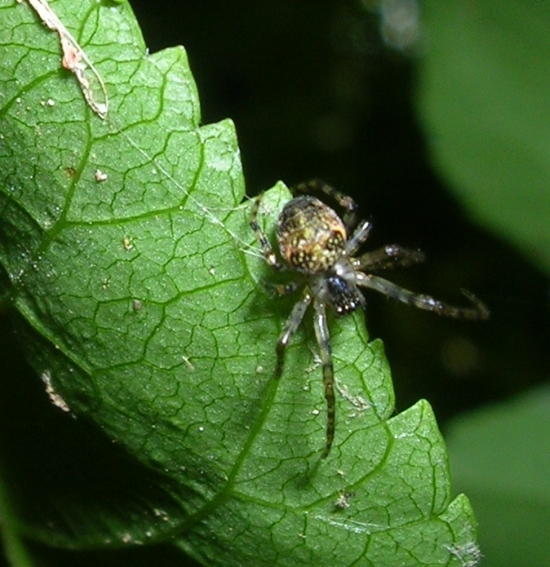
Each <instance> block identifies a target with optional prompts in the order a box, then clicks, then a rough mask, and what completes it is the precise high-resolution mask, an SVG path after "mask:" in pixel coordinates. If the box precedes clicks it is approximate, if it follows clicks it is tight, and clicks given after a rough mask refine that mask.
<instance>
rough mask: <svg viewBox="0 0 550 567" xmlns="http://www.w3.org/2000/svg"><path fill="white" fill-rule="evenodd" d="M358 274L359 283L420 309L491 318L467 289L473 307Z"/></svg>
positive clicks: (477, 317)
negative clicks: (450, 303)
mask: <svg viewBox="0 0 550 567" xmlns="http://www.w3.org/2000/svg"><path fill="white" fill-rule="evenodd" d="M356 276H357V284H358V285H360V286H363V287H368V288H370V289H374V290H376V291H379V292H380V293H383V294H384V295H388V296H389V297H394V298H395V299H398V300H399V301H402V302H403V303H406V304H407V305H414V307H418V308H419V309H425V310H426V311H433V312H435V313H437V314H438V315H445V316H447V317H454V318H456V319H477V320H486V319H488V318H489V310H488V309H487V306H486V305H485V304H484V303H483V302H482V301H480V300H479V299H478V298H477V297H476V296H475V295H473V294H472V293H469V292H466V291H463V292H462V293H463V294H464V295H465V296H466V297H467V298H468V299H469V300H470V301H471V302H472V304H473V307H456V306H454V305H449V304H448V303H444V302H443V301H439V300H438V299H434V298H433V297H431V296H429V295H423V294H420V293H414V292H412V291H409V290H408V289H405V288H402V287H400V286H398V285H396V284H394V283H392V282H389V281H388V280H385V279H384V278H380V277H378V276H373V275H371V274H364V273H363V272H357V274H356Z"/></svg>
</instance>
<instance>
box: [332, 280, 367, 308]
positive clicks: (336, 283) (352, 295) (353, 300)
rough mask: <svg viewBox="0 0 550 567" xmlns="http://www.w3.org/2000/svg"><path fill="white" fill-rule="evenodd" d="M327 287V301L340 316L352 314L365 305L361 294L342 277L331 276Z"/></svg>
mask: <svg viewBox="0 0 550 567" xmlns="http://www.w3.org/2000/svg"><path fill="white" fill-rule="evenodd" d="M326 286H327V287H326V289H327V293H328V298H327V299H328V301H329V302H330V304H331V305H332V306H333V307H334V309H335V310H336V313H337V314H338V315H346V314H347V313H351V312H352V311H355V310H356V309H357V308H358V307H359V306H360V305H362V304H363V301H364V299H363V296H362V295H361V292H360V291H359V290H358V289H357V288H356V287H355V286H353V287H352V286H350V285H349V283H348V282H347V281H346V280H345V279H344V278H342V277H340V276H329V277H328V278H327V279H326Z"/></svg>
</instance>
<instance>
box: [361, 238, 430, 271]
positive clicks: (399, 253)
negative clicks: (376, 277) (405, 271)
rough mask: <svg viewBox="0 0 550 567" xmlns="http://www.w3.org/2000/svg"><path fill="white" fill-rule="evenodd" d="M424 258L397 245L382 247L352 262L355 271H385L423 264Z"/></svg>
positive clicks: (418, 251) (416, 251)
mask: <svg viewBox="0 0 550 567" xmlns="http://www.w3.org/2000/svg"><path fill="white" fill-rule="evenodd" d="M425 259H426V256H424V253H423V252H421V251H420V250H411V249H410V248H402V247H401V246H399V245H398V244H390V245H389V246H383V247H382V248H378V250H373V251H372V252H367V253H365V254H362V255H361V256H359V257H358V258H354V259H353V260H352V263H353V267H354V268H355V269H356V270H367V271H377V270H387V269H391V268H398V267H406V266H412V265H413V264H419V263H421V262H424V260H425Z"/></svg>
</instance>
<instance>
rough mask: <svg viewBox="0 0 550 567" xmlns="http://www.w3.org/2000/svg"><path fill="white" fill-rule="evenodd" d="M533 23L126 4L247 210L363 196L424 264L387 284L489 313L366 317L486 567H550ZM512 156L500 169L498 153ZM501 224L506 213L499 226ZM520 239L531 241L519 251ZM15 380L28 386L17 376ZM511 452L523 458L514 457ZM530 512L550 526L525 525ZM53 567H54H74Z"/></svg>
mask: <svg viewBox="0 0 550 567" xmlns="http://www.w3.org/2000/svg"><path fill="white" fill-rule="evenodd" d="M540 6H541V3H536V2H533V1H530V2H519V0H515V1H513V2H511V3H506V4H505V5H504V4H503V3H501V2H496V1H491V0H480V1H478V2H474V1H473V0H471V1H466V2H465V1H460V2H459V1H458V0H453V1H450V2H444V3H443V2H437V1H435V0H427V1H426V2H425V3H424V4H420V5H418V4H417V3H416V2H414V1H413V0H408V1H407V0H391V1H388V0H384V1H380V2H376V1H374V0H371V1H368V0H363V1H361V0H324V1H323V2H320V1H319V0H232V1H231V2H227V1H225V0H186V1H184V2H182V1H181V0H180V1H177V0H158V1H157V2H154V3H152V2H146V1H144V0H132V7H133V9H134V11H135V13H136V16H137V18H138V20H139V22H140V24H141V26H142V29H143V33H144V35H145V39H146V43H147V45H148V46H149V49H150V51H151V52H156V51H158V50H160V49H163V48H165V47H168V46H172V45H177V44H182V45H184V46H185V48H186V50H187V52H188V55H189V59H190V63H191V67H192V70H193V73H194V76H195V79H196V82H197V85H198V89H199V93H200V98H201V104H202V117H203V122H204V123H210V122H214V121H218V120H220V119H222V118H226V117H230V118H231V119H233V121H234V122H235V124H236V128H237V133H238V137H239V145H240V149H241V155H242V161H243V165H244V171H245V178H246V182H247V188H248V194H249V195H250V196H253V195H255V194H257V193H258V192H260V191H262V190H265V189H267V188H269V187H271V186H272V185H273V184H274V183H275V182H276V181H277V180H279V179H282V180H283V181H284V182H285V183H287V184H288V185H292V184H294V183H297V182H300V181H303V180H307V179H309V178H312V177H321V178H323V179H324V180H326V181H327V182H329V183H330V184H332V185H334V186H335V187H337V188H338V189H340V190H342V191H344V192H346V193H348V194H350V195H352V196H353V197H354V198H355V199H356V200H357V201H358V203H359V204H360V212H361V215H362V216H363V217H366V218H368V219H370V220H372V222H373V223H374V227H375V230H374V232H373V235H372V237H371V241H370V242H369V244H370V246H372V247H373V248H374V247H378V246H381V245H383V244H389V243H400V244H402V245H405V246H407V247H418V248H421V249H422V250H423V251H424V252H425V253H426V254H427V256H428V262H427V263H426V264H425V265H423V266H419V267H415V268H410V269H408V270H404V271H402V272H396V273H395V274H393V273H392V274H391V278H392V279H394V280H395V281H398V283H400V284H402V285H404V286H405V287H408V288H410V289H413V290H415V291H419V292H423V293H429V294H433V295H434V296H436V297H437V298H439V299H442V300H446V301H449V302H452V303H460V302H464V301H465V300H464V298H462V296H461V295H460V293H459V290H460V289H461V288H466V289H469V290H471V291H472V292H474V293H475V294H477V295H478V296H479V297H480V298H482V299H483V300H484V301H485V302H486V303H487V305H488V306H489V308H490V310H491V314H492V318H491V320H490V321H489V322H487V323H475V322H464V321H455V320H446V319H443V318H439V317H436V316H433V315H432V314H428V313H423V312H419V311H416V310H414V309H411V308H407V307H405V306H402V305H398V304H395V303H394V302H392V301H388V300H386V299H385V298H384V297H382V296H376V295H374V296H373V294H369V296H368V306H367V324H368V328H369V332H370V334H371V337H373V338H374V337H379V338H382V339H383V341H384V344H385V348H386V351H387V355H388V359H389V361H390V365H391V368H392V373H393V377H394V382H395V388H396V397H397V409H398V410H403V409H404V408H406V407H408V406H410V405H411V404H412V403H414V402H415V401H416V400H417V399H419V398H427V399H428V400H429V401H430V403H431V404H432V405H433V406H434V409H435V413H436V415H437V416H438V420H439V423H440V425H441V426H442V429H443V430H444V431H446V430H449V429H450V430H451V436H450V444H451V447H450V449H451V456H452V459H455V462H454V463H453V468H454V469H455V470H456V473H455V480H456V481H457V486H458V488H459V489H460V490H465V491H466V492H468V494H469V496H471V498H472V504H473V506H474V510H475V511H476V514H477V515H478V518H479V519H480V520H481V527H480V533H481V546H482V550H483V551H484V553H485V554H486V560H485V561H484V563H483V564H484V565H488V566H491V565H495V566H496V565H500V566H505V565H520V564H521V565H522V566H524V567H525V566H529V565H543V564H550V555H546V554H548V553H550V552H549V551H548V549H547V547H544V546H545V545H546V546H547V545H548V542H547V540H548V538H544V537H533V538H531V539H529V540H527V539H526V537H525V536H526V534H527V533H528V532H531V533H532V534H535V535H537V534H539V533H541V531H540V530H541V529H542V531H543V532H544V529H546V528H544V525H543V526H542V527H541V520H540V518H543V517H544V515H545V514H546V517H550V515H549V514H548V509H549V508H550V487H548V481H546V480H544V479H545V478H550V475H549V474H546V475H545V476H542V475H540V474H539V473H540V471H545V470H546V472H548V471H547V469H545V466H546V465H549V463H548V460H547V459H546V458H543V454H542V453H541V450H544V449H545V447H546V448H548V435H547V433H548V432H549V429H550V428H549V427H548V415H549V411H548V410H549V408H550V403H541V399H546V400H547V393H546V394H543V396H546V397H540V396H536V401H535V402H534V407H537V408H538V411H537V412H535V415H536V420H535V421H534V422H533V423H531V422H530V417H531V416H533V411H530V409H527V410H526V407H527V408H530V406H526V405H525V404H526V403H527V402H525V399H527V400H532V397H529V395H528V397H527V398H521V400H523V401H522V402H518V404H519V405H514V402H513V401H512V402H510V400H514V399H515V397H518V396H521V394H522V393H524V392H526V391H528V390H531V389H533V388H534V387H536V386H537V385H540V384H543V383H547V381H548V374H549V367H550V351H549V349H548V336H549V331H550V320H549V287H548V276H547V273H548V265H549V263H548V262H547V258H546V259H545V258H543V257H542V255H541V254H542V252H541V250H544V249H546V250H548V249H550V248H548V246H546V248H545V246H544V244H545V243H546V244H550V243H548V241H547V240H546V241H544V240H543V239H542V236H541V240H540V241H539V242H538V243H537V244H535V243H533V242H531V241H530V240H529V234H531V236H532V235H533V234H535V236H537V235H540V233H541V232H544V226H545V223H544V215H546V216H549V215H548V213H549V212H550V210H546V209H545V199H546V198H547V196H548V195H549V194H550V193H549V192H548V191H547V190H545V185H546V183H547V182H548V181H547V177H546V176H545V175H544V173H545V171H544V168H545V167H547V165H546V164H548V163H550V159H548V157H547V156H546V155H545V151H544V150H545V149H546V148H545V145H544V144H545V143H546V144H547V145H548V140H550V132H548V129H549V126H548V125H549V124H550V120H549V119H548V117H547V116H546V112H548V109H549V108H550V106H549V105H550V102H549V101H550V97H548V96H546V97H544V94H545V93H546V91H545V86H546V84H547V83H546V81H547V80H548V84H549V85H550V70H549V68H548V66H547V64H546V63H547V61H548V60H549V57H550V53H549V51H550V48H549V47H548V46H547V45H546V44H545V39H544V38H545V37H548V38H550V12H549V10H548V8H544V9H543V10H542V11H541V10H540ZM474 24H475V26H474ZM548 42H550V40H548ZM526 69H530V72H529V73H528V75H527V76H524V75H523V74H522V73H524V72H525V70H526ZM455 71H456V73H455ZM535 78H536V80H535ZM507 79H510V80H511V81H510V84H511V87H510V90H507V85H508V86H509V83H508V82H507ZM534 93H536V95H537V96H535V95H534ZM507 103H509V104H507ZM526 109H528V110H529V113H528V114H526V115H524V114H523V111H524V110H526ZM530 120H531V121H532V122H530ZM495 125H496V126H498V127H500V126H502V128H498V127H496V128H495V127H494V126H495ZM492 127H493V128H492ZM453 132H456V136H454V135H453ZM488 132H489V133H490V135H487V133H488ZM545 136H546V138H545ZM502 141H504V145H505V146H507V149H506V151H504V152H500V153H499V152H498V151H497V150H496V148H497V147H498V143H499V142H502ZM530 143H532V144H531V145H530ZM492 150H495V151H494V152H493V151H492ZM535 158H536V159H535ZM516 166H517V167H516ZM537 166H540V168H539V169H537ZM516 174H517V178H515V177H514V183H510V184H508V180H510V179H511V178H512V177H513V176H514V175H516ZM522 179H523V181H522ZM499 184H500V185H503V186H504V189H505V190H503V192H502V193H500V192H499V191H498V188H499V187H500V185H499ZM533 187H535V188H536V191H537V192H538V193H537V195H536V196H534V193H533V191H532V189H533ZM451 188H452V189H454V190H455V192H454V193H453V192H451V190H450V189H451ZM484 189H486V191H485V190H484ZM535 197H536V198H535ZM538 197H541V200H537V198H538ZM525 203H528V204H529V206H528V207H523V206H522V205H524V204H525ZM499 204H503V205H504V209H506V213H505V214H504V215H502V216H500V217H499V216H498V211H497V209H498V208H499ZM466 205H467V208H466ZM492 213H497V214H495V215H493V214H492ZM474 219H475V220H476V221H477V222H474ZM547 224H550V223H547ZM522 227H524V228H526V229H529V230H526V231H525V234H523V235H521V236H518V230H520V229H521V228H522ZM533 227H536V230H532V229H533ZM540 227H542V228H540ZM508 228H510V230H509V232H508V233H507V229H508ZM514 230H515V232H514ZM537 231H538V232H537ZM543 236H544V235H543ZM517 245H519V247H516V246H517ZM544 270H546V273H545V271H544ZM1 340H2V347H1V348H2V350H3V351H4V352H10V353H13V356H17V353H16V351H15V350H14V347H13V345H12V337H11V335H10V334H9V333H2V334H1ZM336 354H337V353H336ZM7 364H10V363H9V362H8V363H7ZM11 365H12V366H13V367H14V368H15V367H16V368H20V369H21V370H22V371H23V372H25V371H26V372H28V369H25V367H24V363H23V361H22V360H20V359H19V358H14V359H13V360H12V361H11ZM36 382H37V381H36ZM32 389H33V392H34V393H33V392H28V391H27V390H26V389H23V390H22V395H28V396H32V395H34V396H36V397H37V399H39V398H40V399H41V395H42V391H41V386H40V384H36V383H35V384H34V385H33V387H32ZM35 390H36V391H35ZM503 401H507V402H508V403H509V404H511V405H506V406H502V408H500V409H498V408H497V409H495V410H494V411H490V414H491V415H490V417H489V418H487V419H488V420H489V422H488V423H487V421H486V419H485V417H484V416H486V415H487V413H483V414H478V417H477V418H475V417H474V418H473V419H474V421H473V422H471V421H469V422H464V419H463V420H462V421H461V422H460V423H459V424H458V425H454V426H452V425H451V423H452V420H453V419H454V418H456V417H457V416H459V415H462V416H463V415H466V412H467V411H471V410H476V409H477V410H478V411H482V409H481V408H484V407H486V406H487V405H488V404H498V403H500V402H503ZM541 408H542V409H541ZM516 410H517V411H516ZM4 415H5V416H6V419H5V420H4V421H6V422H7V421H9V420H8V418H9V413H4ZM491 416H492V417H491ZM510 416H518V417H517V419H516V421H513V420H512V423H514V424H515V431H516V432H518V435H517V436H516V437H517V438H516V439H511V436H510V431H509V428H508V430H506V427H500V426H499V424H500V425H504V426H506V424H507V422H508V420H509V418H510ZM495 424H497V425H495ZM522 427H523V430H522ZM495 428H496V429H495ZM8 434H9V429H8ZM549 435H550V433H549ZM529 436H530V444H529V445H526V443H525V439H526V438H527V437H529ZM475 440H478V441H479V443H477V444H476V443H474V442H473V441H475ZM482 441H483V442H482ZM509 441H510V442H515V443H517V444H518V446H522V447H524V448H525V447H529V448H530V450H529V451H526V450H525V451H519V452H515V451H513V450H509V449H510V446H511V447H514V446H515V445H510V446H508V445H507V443H508V442H509ZM499 449H502V451H501V453H502V454H501V455H499V456H498V457H497V456H496V455H497V453H499ZM367 450H368V449H367ZM472 451H474V453H475V455H474V457H473V458H472ZM493 455H494V456H495V457H494V459H493V458H492V457H493ZM518 455H521V457H520V456H518ZM530 455H531V456H533V455H535V461H534V462H532V463H531V464H530V465H529V466H527V467H524V470H522V471H520V472H518V475H519V476H517V477H514V480H515V481H516V482H515V484H516V485H517V486H521V487H525V486H526V485H529V486H530V487H531V488H532V490H530V491H527V492H522V491H521V490H516V491H514V489H511V493H512V494H513V497H512V498H510V499H508V500H507V499H506V498H502V494H503V493H506V490H508V489H509V486H510V485H511V484H513V483H509V484H508V485H506V483H505V482H503V483H502V486H503V488H502V491H503V492H501V493H499V494H498V495H497V496H496V497H495V496H494V495H490V496H491V497H487V496H488V495H487V489H488V487H490V485H491V479H495V478H500V477H501V473H502V471H503V470H505V469H506V470H512V471H513V470H515V468H514V467H515V465H517V461H518V460H520V459H522V462H523V463H525V460H526V459H529V456H530ZM476 456H477V460H476ZM481 457H483V459H481ZM469 459H471V460H469ZM480 459H481V460H480ZM537 459H538V461H537ZM481 461H483V463H481ZM457 463H458V464H457ZM472 469H475V470H483V471H484V472H483V475H484V478H485V481H486V482H485V484H483V483H481V484H478V485H476V484H475V483H476V479H473V480H472V478H471V475H470V478H468V474H467V473H468V471H471V470H472ZM533 471H535V472H537V474H538V480H537V481H536V482H534V481H533V482H531V480H532V478H533ZM521 475H523V476H521ZM512 476H513V473H512ZM472 483H473V484H472ZM504 485H506V486H504ZM517 486H516V488H517ZM480 487H481V489H480ZM533 487H535V488H533ZM478 489H479V490H478ZM478 492H479V494H478ZM508 494H510V493H508ZM495 498H496V500H497V501H495ZM514 499H515V500H514ZM534 500H535V501H536V503H537V505H538V506H539V511H540V512H541V514H540V515H536V516H533V514H532V513H531V512H532V510H531V509H530V508H529V504H532V503H533V501H534ZM495 511H497V512H498V514H497V513H495ZM507 516H509V517H511V518H512V517H513V518H515V520H516V524H512V525H513V528H512V529H511V530H510V529H509V528H506V529H505V527H503V526H505V524H506V521H507V520H506V518H507ZM530 521H531V522H533V524H534V525H536V526H538V529H539V531H536V532H533V531H532V526H530V525H529V522H530ZM543 528H544V529H543ZM522 529H523V530H524V533H522V532H521V530H522ZM548 529H550V528H548ZM548 529H546V531H548ZM518 540H520V541H521V540H523V541H526V542H527V541H528V545H526V546H524V547H526V550H525V552H523V551H521V553H523V555H521V553H520V556H519V557H518V556H517V555H514V554H512V553H511V552H510V550H511V549H512V548H514V547H515V548H516V549H519V548H518V546H517V545H516V543H517V541H518ZM507 546H509V547H507ZM520 547H521V546H520ZM529 553H530V555H526V554H529ZM42 558H43V560H42V563H40V564H44V565H47V564H56V565H59V564H65V563H64V562H63V561H65V560H66V558H65V559H64V560H63V561H61V560H59V559H56V558H50V559H48V558H47V557H46V558H44V556H43V555H42ZM87 560H90V558H89V557H88V559H87ZM99 560H100V559H99V558H98V561H99ZM68 561H69V562H68V563H67V564H70V559H69V560H68ZM79 561H80V560H79ZM92 561H93V559H92ZM507 561H508V562H507ZM122 563H124V561H122ZM79 564H84V563H79ZM86 564H88V563H86ZM91 564H94V563H93V562H92V563H90V565H91ZM97 564H99V563H97Z"/></svg>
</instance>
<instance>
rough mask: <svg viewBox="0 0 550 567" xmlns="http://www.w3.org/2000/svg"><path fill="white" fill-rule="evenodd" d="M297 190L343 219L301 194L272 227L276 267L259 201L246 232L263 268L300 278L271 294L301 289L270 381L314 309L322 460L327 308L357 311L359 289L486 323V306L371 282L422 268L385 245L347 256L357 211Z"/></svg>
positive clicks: (328, 375)
mask: <svg viewBox="0 0 550 567" xmlns="http://www.w3.org/2000/svg"><path fill="white" fill-rule="evenodd" d="M296 190H297V191H301V192H310V191H321V192H323V193H325V194H326V195H328V196H330V197H332V198H333V199H334V200H335V201H336V202H337V203H338V204H339V205H340V206H341V207H342V208H343V209H344V211H345V213H344V215H343V217H342V218H340V217H339V216H338V214H337V213H336V212H335V211H334V210H333V209H331V208H330V207H329V206H327V205H325V204H324V203H323V202H322V201H320V200H319V199H316V198H315V197H312V196H309V195H301V196H298V197H295V198H294V199H292V200H291V201H289V202H288V203H287V204H286V205H285V206H284V208H283V210H282V212H281V214H280V216H279V220H278V223H277V242H278V245H279V250H280V253H281V255H282V257H283V259H284V262H283V263H281V262H280V261H279V259H278V258H277V254H276V253H275V252H274V251H273V249H272V247H271V245H270V244H269V241H268V240H267V238H266V236H265V235H264V233H263V232H262V230H261V229H260V226H259V225H258V222H257V220H256V217H257V215H258V210H259V207H260V203H261V197H262V196H261V195H260V196H259V197H258V198H257V199H256V201H255V203H254V205H253V207H252V214H251V219H250V226H251V227H252V230H253V231H254V233H255V234H256V237H257V239H258V241H259V242H260V244H261V246H262V250H263V253H264V256H265V259H266V262H267V263H268V264H269V265H270V266H272V267H273V268H275V269H277V270H283V269H287V270H292V271H294V272H296V273H297V274H298V275H299V276H300V280H299V281H294V282H291V283H289V284H284V285H275V286H273V287H274V289H275V291H276V292H277V293H278V294H280V295H285V294H288V293H292V292H294V291H296V290H297V289H298V288H300V287H302V288H303V290H302V297H301V299H300V300H299V301H298V302H297V303H296V304H295V305H294V308H293V309H292V312H291V314H290V316H289V317H288V319H287V321H286V323H285V325H284V328H283V331H282V333H281V335H280V336H279V340H278V342H277V348H276V352H277V369H276V377H277V378H278V377H280V376H281V374H282V372H283V363H284V354H285V349H286V347H287V346H288V344H289V342H290V340H291V339H292V337H293V336H294V334H295V332H296V330H297V329H298V327H299V325H300V323H301V322H302V319H303V317H304V315H305V312H306V311H307V308H308V307H309V306H310V304H311V303H313V309H314V317H313V322H314V328H315V336H316V339H317V343H318V345H319V354H320V357H321V364H322V368H323V382H324V387H325V398H326V400H327V432H326V445H325V449H324V451H323V454H322V457H326V456H327V455H328V454H329V452H330V448H331V446H332V442H333V440H334V424H335V400H334V369H333V364H332V353H331V347H330V336H329V332H328V325H327V308H329V309H332V310H333V311H334V312H335V313H336V315H346V314H347V313H351V312H352V311H354V310H356V309H357V308H358V307H359V306H363V305H364V304H365V298H364V297H363V293H362V292H361V290H360V289H359V286H360V287H364V288H371V289H374V290H376V291H379V292H381V293H384V294H386V295H388V296H390V297H394V298H396V299H398V300H399V301H402V302H403V303H407V304H409V305H414V306H415V307H419V308H420V309H426V310H428V311H435V312H436V313H438V314H440V315H447V316H449V317H457V318H465V319H487V318H488V316H489V312H488V310H487V308H486V307H485V305H484V304H483V303H482V302H481V301H479V300H478V299H477V298H476V297H474V296H473V295H472V294H470V293H466V294H465V295H466V296H467V297H468V298H469V299H470V301H471V302H472V303H473V307H454V306H452V305H448V304H446V303H443V302H441V301H438V300H437V299H434V298H433V297H430V296H428V295H421V294H417V293H413V292H412V291H409V290H406V289H403V288H402V287H399V286H397V285H396V284H393V283H391V282H389V281H388V280H386V279H383V278H381V277H379V276H377V275H374V274H373V273H372V272H377V271H380V270H383V269H387V268H392V267H396V266H408V265H411V264H416V263H418V262H422V261H423V260H424V255H423V254H422V252H420V251H419V250H410V249H406V248H402V247H400V246H397V245H390V246H384V247H382V248H380V249H378V250H374V251H372V252H366V253H365V254H362V255H361V256H358V257H354V256H353V255H354V253H355V252H356V251H357V249H358V248H359V246H360V245H361V244H362V243H363V242H365V240H366V239H367V237H368V235H369V232H370V230H371V226H372V225H371V224H370V223H369V222H367V221H364V222H362V223H361V224H359V226H358V227H357V228H356V229H355V230H353V228H354V226H355V224H356V218H355V210H356V208H357V207H356V204H355V202H354V201H353V199H351V197H348V196H346V195H344V194H342V193H340V192H338V191H336V190H335V189H333V188H332V187H330V186H329V185H326V184H325V183H323V182H322V181H320V180H318V179H316V180H313V181H310V182H309V183H303V184H301V185H299V186H298V187H296ZM352 230H353V232H352V234H351V236H350V232H351V231H352Z"/></svg>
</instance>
